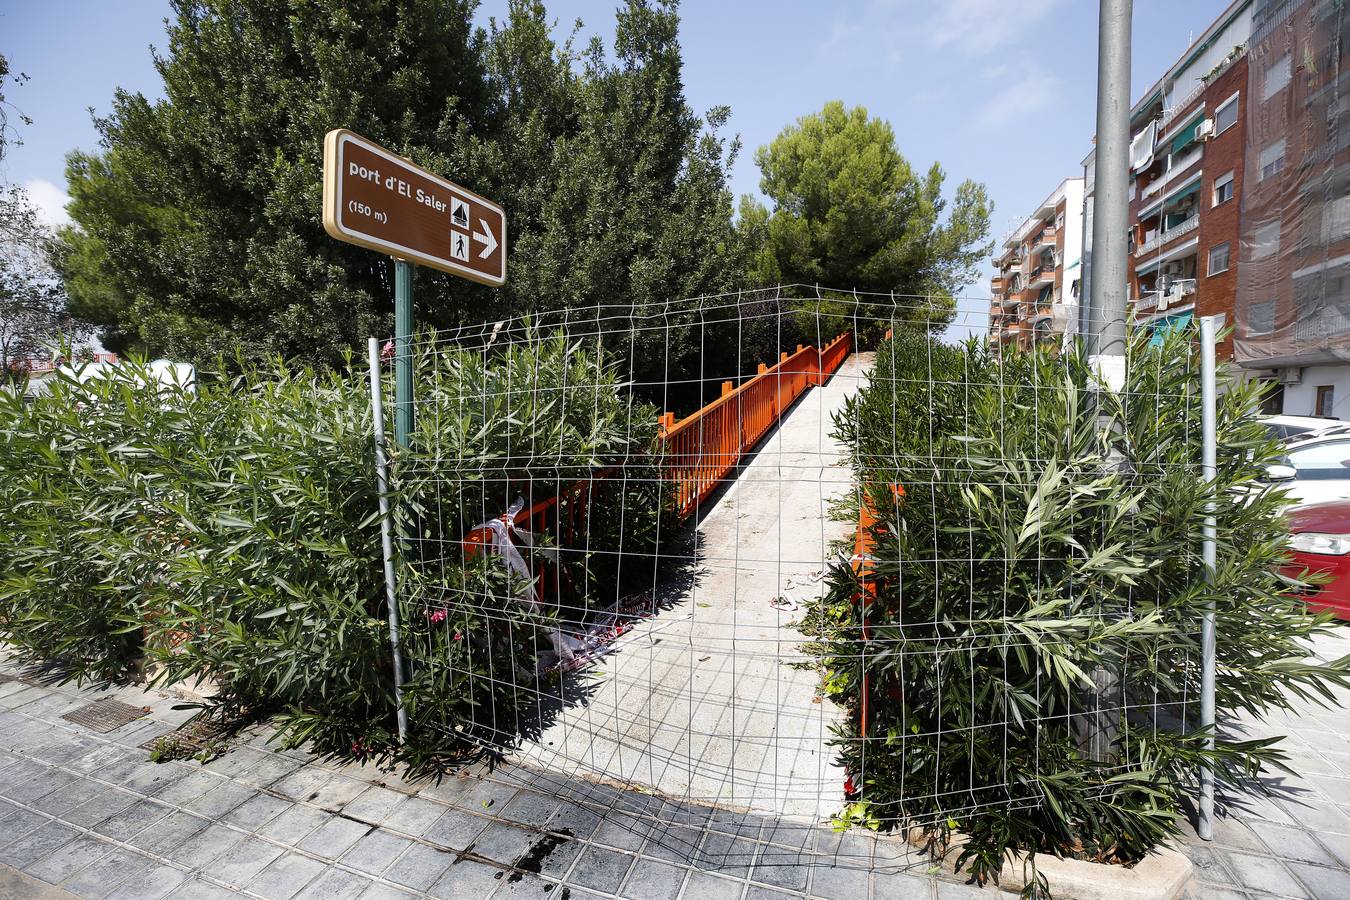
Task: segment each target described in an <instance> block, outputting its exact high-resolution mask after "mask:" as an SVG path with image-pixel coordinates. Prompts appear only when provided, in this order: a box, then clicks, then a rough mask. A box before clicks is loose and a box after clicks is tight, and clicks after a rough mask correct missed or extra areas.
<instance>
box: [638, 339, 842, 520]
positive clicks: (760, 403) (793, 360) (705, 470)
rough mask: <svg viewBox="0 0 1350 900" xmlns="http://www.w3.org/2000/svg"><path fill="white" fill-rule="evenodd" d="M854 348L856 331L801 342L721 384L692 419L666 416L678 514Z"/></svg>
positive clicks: (667, 469) (667, 470) (664, 431)
mask: <svg viewBox="0 0 1350 900" xmlns="http://www.w3.org/2000/svg"><path fill="white" fill-rule="evenodd" d="M852 351H853V333H852V332H845V333H844V334H841V335H839V337H837V338H835V339H834V340H832V341H830V342H829V343H828V344H826V345H825V346H824V347H820V348H817V347H803V346H800V345H798V347H797V352H795V353H792V354H787V353H784V354H783V355H782V357H781V358H780V359H779V361H778V364H777V365H775V366H773V367H772V368H769V367H767V366H765V365H764V364H763V363H761V364H760V366H759V374H758V375H755V376H754V377H753V378H750V379H749V380H747V381H746V382H745V383H744V384H742V385H740V386H739V387H734V386H733V385H732V383H731V382H730V381H724V382H722V396H721V397H719V398H717V399H716V400H714V401H713V402H712V403H709V404H708V405H707V406H705V407H703V408H702V409H700V410H699V411H698V412H696V413H694V414H693V415H691V416H689V417H688V418H685V419H681V420H680V421H679V422H676V421H675V415H674V413H666V414H665V415H663V416H662V417H661V438H662V441H663V442H664V444H665V460H664V463H663V466H664V476H663V477H664V478H666V479H667V480H669V481H671V482H673V483H674V485H675V502H676V505H677V507H678V509H679V511H680V515H681V516H687V515H689V514H690V513H692V512H694V510H695V509H696V508H697V507H698V504H699V503H701V502H702V501H703V500H706V499H707V498H708V495H709V494H711V493H712V492H713V491H714V490H715V489H716V488H717V485H718V484H719V483H720V482H721V481H722V479H723V478H725V477H726V476H727V474H728V473H730V472H731V470H732V469H733V468H734V467H735V466H736V464H737V463H738V462H740V460H741V457H742V456H744V455H745V453H746V452H747V451H748V450H749V449H750V448H751V447H753V446H754V445H755V444H756V443H758V442H759V440H760V438H762V437H764V435H765V434H767V433H768V431H769V429H770V428H772V427H773V426H774V424H775V423H776V422H777V421H778V420H779V418H781V417H782V415H783V413H784V412H785V411H786V410H787V409H788V408H789V407H791V406H792V404H793V403H794V402H795V401H796V400H797V398H798V397H800V396H801V395H802V394H804V393H805V392H806V389H807V388H809V387H812V386H814V385H820V384H824V383H825V382H826V380H827V379H828V378H829V376H830V375H833V374H834V373H835V372H836V371H838V369H839V367H840V366H841V365H843V362H844V360H845V359H847V358H848V355H849V353H851V352H852Z"/></svg>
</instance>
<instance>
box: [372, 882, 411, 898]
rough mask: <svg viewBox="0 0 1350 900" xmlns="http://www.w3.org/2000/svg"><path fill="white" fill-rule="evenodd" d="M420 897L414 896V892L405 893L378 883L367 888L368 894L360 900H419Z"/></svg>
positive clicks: (402, 890) (399, 889)
mask: <svg viewBox="0 0 1350 900" xmlns="http://www.w3.org/2000/svg"><path fill="white" fill-rule="evenodd" d="M419 896H421V895H420V894H414V893H413V892H412V891H405V890H404V889H403V888H398V887H394V886H392V885H388V884H380V883H378V882H377V883H375V884H372V885H371V886H370V887H368V888H366V892H365V893H364V894H362V895H361V897H360V900H417V898H418V897H419Z"/></svg>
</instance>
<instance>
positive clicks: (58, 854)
mask: <svg viewBox="0 0 1350 900" xmlns="http://www.w3.org/2000/svg"><path fill="white" fill-rule="evenodd" d="M112 849H113V845H112V844H109V843H106V842H104V841H101V840H99V839H98V838H95V837H91V836H89V835H81V836H80V837H77V838H75V840H73V841H71V842H70V843H68V844H66V845H65V846H63V847H61V848H59V849H57V850H54V851H52V852H51V853H48V854H47V855H46V856H44V857H42V858H41V859H39V860H38V861H37V862H35V863H33V864H31V865H29V866H25V867H24V871H25V872H27V873H28V874H29V875H32V876H33V877H34V878H40V879H42V880H43V881H45V882H47V883H48V884H60V883H61V882H62V881H64V880H65V879H67V878H69V877H71V876H72V875H74V874H76V873H77V872H79V871H80V870H81V869H83V868H85V867H86V866H89V865H92V864H93V863H96V862H98V861H99V860H100V859H102V858H103V857H104V856H105V855H106V854H107V853H108V852H109V851H110V850H112Z"/></svg>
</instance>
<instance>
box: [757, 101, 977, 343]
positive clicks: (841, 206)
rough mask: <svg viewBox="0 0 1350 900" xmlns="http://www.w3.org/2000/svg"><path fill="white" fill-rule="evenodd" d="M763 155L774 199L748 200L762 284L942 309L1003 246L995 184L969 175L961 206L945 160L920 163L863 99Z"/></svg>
mask: <svg viewBox="0 0 1350 900" xmlns="http://www.w3.org/2000/svg"><path fill="white" fill-rule="evenodd" d="M755 162H756V164H758V166H759V168H760V172H761V175H762V177H761V179H760V190H761V191H763V192H764V194H765V195H766V196H767V197H768V198H769V200H770V201H771V202H772V204H773V207H772V209H771V210H770V209H766V208H765V207H764V206H763V205H762V204H760V203H759V202H757V201H756V200H754V199H752V198H749V197H746V198H743V199H742V201H741V211H740V223H739V227H740V230H741V233H742V235H743V239H744V240H745V242H746V244H747V246H748V247H749V253H750V257H751V265H752V266H753V277H754V278H755V279H756V280H757V281H759V282H760V283H764V284H769V283H776V282H805V283H812V284H820V285H824V286H827V287H846V288H856V289H858V290H859V291H875V292H880V293H890V292H894V293H895V294H897V295H913V296H915V297H924V298H931V303H932V306H933V307H934V308H935V311H936V312H937V313H938V314H939V316H940V315H941V314H942V313H943V311H946V310H950V309H951V308H952V303H953V295H954V294H956V293H957V292H958V291H959V290H960V289H961V288H962V287H963V286H964V285H966V284H969V283H970V282H971V280H973V278H974V277H975V274H976V266H977V264H978V262H979V261H980V259H981V258H983V257H985V256H987V255H988V254H989V252H990V251H991V249H992V247H991V245H990V243H989V215H990V211H991V204H990V202H989V198H988V196H987V194H986V192H985V189H984V186H983V185H981V184H977V183H976V182H973V181H969V180H967V181H963V182H962V183H961V184H959V185H958V186H957V188H956V190H955V192H954V194H953V195H952V198H951V201H950V203H949V202H948V200H947V199H946V198H945V197H944V195H943V187H944V184H945V182H946V174H945V173H944V172H943V170H942V167H941V166H940V165H938V164H937V163H934V164H933V165H932V166H931V167H930V168H929V169H928V171H927V173H925V174H923V175H920V174H918V173H917V172H915V170H914V169H913V168H912V167H911V166H910V164H909V162H908V161H906V159H905V158H904V157H903V156H902V155H901V154H900V151H899V150H898V149H897V148H896V142H895V132H894V131H893V130H892V128H891V126H890V125H889V124H888V123H887V122H885V121H883V120H881V119H877V118H871V117H869V116H868V113H867V110H866V109H865V108H863V107H861V106H855V107H853V108H852V109H848V108H846V107H845V106H844V104H843V103H841V102H839V101H837V100H836V101H831V102H829V103H827V104H825V108H824V109H822V110H821V111H820V112H818V113H813V114H811V115H807V116H803V117H801V118H800V119H798V120H797V123H796V124H795V125H789V126H788V127H787V128H785V129H783V131H782V132H781V133H780V134H779V135H778V136H777V137H776V138H774V140H773V141H772V142H771V143H770V144H768V145H767V146H764V147H761V148H759V150H758V151H757V152H756V153H755Z"/></svg>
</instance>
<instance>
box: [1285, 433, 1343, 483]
mask: <svg viewBox="0 0 1350 900" xmlns="http://www.w3.org/2000/svg"><path fill="white" fill-rule="evenodd" d="M1285 460H1286V461H1287V463H1288V464H1289V465H1291V466H1293V467H1294V468H1295V469H1296V470H1298V477H1299V480H1300V481H1308V480H1316V481H1325V480H1341V479H1345V478H1350V440H1344V441H1326V442H1320V443H1316V444H1312V445H1310V446H1305V447H1295V448H1293V449H1291V450H1290V451H1289V454H1288V456H1287V457H1285Z"/></svg>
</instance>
